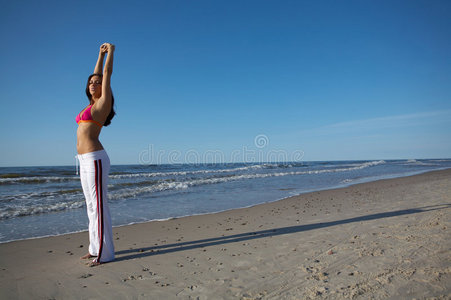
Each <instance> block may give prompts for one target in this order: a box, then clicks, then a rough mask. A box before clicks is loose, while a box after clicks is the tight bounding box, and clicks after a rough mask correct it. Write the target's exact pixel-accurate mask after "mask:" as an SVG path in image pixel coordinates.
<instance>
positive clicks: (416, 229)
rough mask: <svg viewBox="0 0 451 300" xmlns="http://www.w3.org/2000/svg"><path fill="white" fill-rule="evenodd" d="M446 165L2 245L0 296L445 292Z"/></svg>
mask: <svg viewBox="0 0 451 300" xmlns="http://www.w3.org/2000/svg"><path fill="white" fill-rule="evenodd" d="M450 227H451V169H445V170H440V171H431V172H426V173H422V174H417V175H412V176H406V177H398V178H392V179H380V180H377V181H371V182H365V183H357V184H352V185H350V186H348V187H342V188H335V189H328V190H322V191H315V192H310V193H305V194H301V195H297V196H292V197H288V198H284V199H282V200H277V201H272V202H267V203H263V204H258V205H254V206H251V207H248V208H240V209H233V210H227V211H222V212H218V213H210V214H202V215H196V216H188V217H183V218H172V219H169V220H167V221H151V222H144V223H138V224H134V225H125V226H119V227H114V228H113V234H114V235H113V236H114V239H115V247H116V257H117V259H116V261H114V262H112V263H106V264H103V265H101V266H99V267H95V268H88V267H87V266H85V264H84V262H85V261H81V260H80V259H79V257H81V256H82V255H84V254H85V252H86V251H87V241H88V233H87V232H86V231H84V232H80V233H72V234H64V235H59V236H52V237H45V238H34V239H26V240H19V241H12V242H7V243H2V244H0V278H1V281H0V296H1V298H8V299H10V298H30V297H31V298H38V299H49V298H54V299H79V298H83V299H84V298H100V299H108V298H124V299H135V298H155V299H160V298H161V299H178V298H181V299H189V298H197V297H199V299H210V298H212V297H213V298H222V299H224V298H225V299H232V298H233V299H235V298H237V299H273V298H283V299H309V298H311V299H367V298H368V297H369V296H370V295H371V297H373V298H374V299H387V298H396V299H405V298H409V299H411V298H419V299H422V298H427V297H438V299H448V298H449V297H450V295H451V259H450V249H451V240H450V239H449V233H448V232H449V228H450Z"/></svg>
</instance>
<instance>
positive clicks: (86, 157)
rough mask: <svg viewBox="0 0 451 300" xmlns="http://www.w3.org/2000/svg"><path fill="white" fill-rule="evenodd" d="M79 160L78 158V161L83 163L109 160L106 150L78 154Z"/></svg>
mask: <svg viewBox="0 0 451 300" xmlns="http://www.w3.org/2000/svg"><path fill="white" fill-rule="evenodd" d="M77 158H78V160H79V161H80V163H81V162H83V161H92V160H97V159H107V158H108V154H107V153H106V151H105V150H99V151H94V152H88V153H84V154H78V155H77Z"/></svg>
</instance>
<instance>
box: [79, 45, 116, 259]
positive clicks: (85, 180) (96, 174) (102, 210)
mask: <svg viewBox="0 0 451 300" xmlns="http://www.w3.org/2000/svg"><path fill="white" fill-rule="evenodd" d="M113 54H114V45H112V44H109V43H105V44H102V45H101V46H100V52H99V58H98V60H97V63H96V66H95V69H94V74H92V75H91V76H89V78H88V83H87V85H86V95H87V96H88V99H89V105H88V106H87V107H86V108H85V109H83V110H82V111H81V112H80V113H79V114H78V115H77V116H76V119H75V120H76V122H77V124H78V129H77V152H78V160H79V161H80V179H81V185H82V187H83V193H84V195H85V198H86V206H87V211H88V218H89V252H88V253H87V254H86V255H84V256H83V257H82V258H83V259H88V258H94V260H93V261H92V262H91V263H90V266H96V265H99V264H100V263H104V262H108V261H112V260H114V245H113V232H112V226H111V216H110V211H109V208H108V197H107V187H108V173H109V171H110V159H109V158H108V155H107V153H106V152H105V150H104V149H103V146H102V144H101V143H100V141H99V135H100V131H101V130H102V126H108V125H109V124H110V123H111V119H112V118H113V117H114V115H115V112H114V109H113V106H114V98H113V95H112V92H111V86H110V81H111V74H112V73H113ZM105 55H106V61H105V68H104V69H103V74H102V73H101V72H102V65H103V60H104V58H105Z"/></svg>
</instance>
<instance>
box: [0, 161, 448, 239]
mask: <svg viewBox="0 0 451 300" xmlns="http://www.w3.org/2000/svg"><path fill="white" fill-rule="evenodd" d="M447 169H450V170H451V168H447V167H444V168H440V169H436V170H432V171H431V170H427V171H412V172H409V173H402V174H390V175H381V176H380V177H382V178H375V179H373V180H372V179H369V180H366V179H367V178H368V177H367V178H365V177H364V178H361V179H359V180H356V181H357V182H350V183H342V184H338V185H335V186H331V187H327V188H323V189H317V190H309V191H305V192H301V193H299V194H296V195H290V196H286V197H282V198H278V199H275V200H270V201H266V202H262V203H258V204H252V205H249V206H243V207H237V208H230V209H226V210H220V211H213V212H207V213H199V214H192V215H183V216H176V217H169V218H165V219H153V220H146V221H140V222H131V223H128V224H121V225H115V226H113V229H114V228H119V227H124V226H132V225H136V224H143V223H149V222H166V221H169V220H173V219H181V218H188V217H195V216H203V215H209V214H218V213H222V212H227V211H233V210H239V209H246V208H252V207H254V206H258V205H262V204H267V203H273V202H277V201H283V200H285V199H289V198H292V197H298V196H302V195H305V194H309V193H315V192H320V191H328V190H335V189H342V188H347V187H351V186H354V185H359V184H364V183H371V182H377V181H380V180H388V179H396V178H404V177H410V176H416V175H421V174H425V173H430V172H437V171H443V170H447ZM377 177H379V176H377ZM362 179H363V180H362ZM83 232H88V229H82V230H78V231H71V232H66V233H62V234H57V235H43V236H36V237H29V238H23V239H16V240H8V241H0V245H2V244H7V243H11V242H16V241H26V240H34V239H41V238H49V237H57V236H64V235H69V234H76V233H83Z"/></svg>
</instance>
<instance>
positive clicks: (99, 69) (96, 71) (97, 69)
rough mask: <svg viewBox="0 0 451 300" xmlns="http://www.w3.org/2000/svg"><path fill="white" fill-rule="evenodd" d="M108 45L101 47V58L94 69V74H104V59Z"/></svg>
mask: <svg viewBox="0 0 451 300" xmlns="http://www.w3.org/2000/svg"><path fill="white" fill-rule="evenodd" d="M107 49H108V48H107V44H106V43H105V44H102V45H101V46H100V50H99V58H97V63H96V66H95V68H94V74H102V68H103V59H104V57H105V54H106V52H107Z"/></svg>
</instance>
